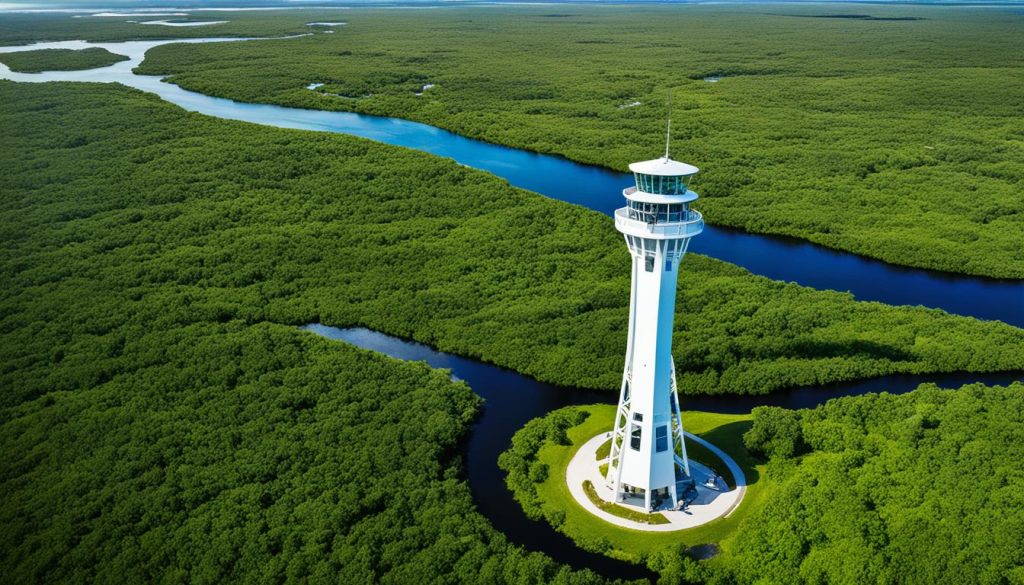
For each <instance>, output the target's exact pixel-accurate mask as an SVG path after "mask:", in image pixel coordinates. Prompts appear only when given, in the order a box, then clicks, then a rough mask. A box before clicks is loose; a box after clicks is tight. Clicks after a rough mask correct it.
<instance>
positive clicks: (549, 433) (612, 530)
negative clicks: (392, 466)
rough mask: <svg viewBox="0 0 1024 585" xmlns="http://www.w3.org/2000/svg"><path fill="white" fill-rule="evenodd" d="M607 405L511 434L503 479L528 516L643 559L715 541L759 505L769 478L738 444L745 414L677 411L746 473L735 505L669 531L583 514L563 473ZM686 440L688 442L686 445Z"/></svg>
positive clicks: (597, 546)
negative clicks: (535, 468) (533, 469)
mask: <svg viewBox="0 0 1024 585" xmlns="http://www.w3.org/2000/svg"><path fill="white" fill-rule="evenodd" d="M614 413H615V406H613V405H592V406H581V407H570V408H564V409H561V410H558V411H555V412H554V413H552V414H550V415H548V416H547V417H544V418H540V419H535V420H534V421H531V422H530V423H529V424H528V425H527V426H526V427H524V428H523V430H521V431H520V433H517V435H516V437H514V438H513V444H512V448H511V449H510V450H509V451H506V452H505V453H504V454H502V459H501V465H502V467H503V469H505V470H506V471H508V472H509V478H508V484H509V486H510V489H512V491H513V494H514V495H515V497H516V499H517V500H518V501H519V502H520V503H522V504H524V509H525V510H527V513H528V515H530V516H532V517H533V518H536V519H541V518H543V519H546V520H547V521H548V522H550V523H551V524H552V525H553V526H555V527H556V528H557V529H558V530H559V531H561V532H563V533H564V534H566V535H568V536H570V537H571V538H572V539H573V540H575V541H576V542H577V543H579V544H580V545H581V546H583V547H585V548H588V549H590V550H594V551H598V552H602V553H605V554H608V555H610V556H613V557H616V558H621V559H625V560H631V561H634V562H643V561H645V560H650V559H651V558H653V557H655V556H657V555H659V554H662V553H665V552H666V551H676V550H678V549H679V547H683V548H685V547H690V546H698V545H702V544H708V543H716V544H719V545H722V543H724V542H725V541H726V540H727V539H729V538H732V537H733V536H734V535H735V532H736V529H737V527H738V526H739V524H740V522H742V520H743V519H744V518H745V517H747V516H748V515H750V514H751V513H753V512H754V511H756V510H758V509H760V508H761V506H763V504H764V502H765V501H766V493H768V492H770V491H771V489H772V488H771V486H772V482H771V480H769V479H766V478H764V477H763V474H762V471H763V465H762V464H760V463H758V462H757V461H756V460H755V459H754V457H753V456H752V455H750V454H749V453H748V452H747V450H746V448H745V447H744V446H743V439H742V436H743V433H744V432H745V431H746V430H747V429H749V428H750V416H749V415H725V414H712V413H703V412H685V413H684V414H683V424H684V425H686V428H687V430H689V431H690V432H692V433H694V434H697V435H699V436H701V437H703V438H706V439H707V440H709V441H713V442H714V444H715V445H716V446H717V447H719V448H721V449H722V450H723V451H725V452H726V453H728V454H729V455H730V456H732V457H733V459H735V461H736V463H737V464H738V465H739V466H740V468H741V469H743V472H744V473H745V474H746V476H747V482H748V489H747V493H746V496H745V497H744V500H743V503H742V504H741V505H740V507H739V508H738V509H737V510H736V511H735V512H734V513H733V514H732V515H731V516H730V517H729V518H719V519H717V520H714V521H712V522H709V523H708V524H705V525H703V526H699V527H697V528H693V529H689V530H681V531H675V532H670V533H658V532H645V531H640V530H633V529H629V528H622V527H619V526H615V525H613V524H610V523H608V522H606V521H604V520H601V519H600V518H597V517H596V516H594V515H593V514H591V513H590V512H587V511H586V510H584V509H583V507H582V506H580V505H579V504H578V503H577V502H576V500H575V499H574V498H573V497H572V494H571V493H570V492H569V486H568V485H567V484H566V480H565V472H566V468H567V467H568V465H569V461H570V460H571V459H572V456H573V455H574V454H575V453H576V451H577V449H578V448H579V447H580V446H581V445H582V444H583V443H585V442H586V441H588V440H590V439H591V438H593V437H594V436H595V435H598V434H599V433H602V432H608V431H609V430H611V428H612V422H613V420H614ZM690 444H693V443H692V442H691V443H688V445H690ZM534 464H543V465H545V466H546V467H547V469H548V476H547V479H545V480H544V481H543V482H539V483H537V482H532V481H529V480H528V479H527V478H528V475H529V468H530V466H531V465H534Z"/></svg>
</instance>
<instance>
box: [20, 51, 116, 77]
mask: <svg viewBox="0 0 1024 585" xmlns="http://www.w3.org/2000/svg"><path fill="white" fill-rule="evenodd" d="M127 60H128V57H126V56H125V55H118V54H116V53H111V52H110V51H108V50H106V49H104V48H101V47H89V48H88V49H80V50H73V49H39V50H35V51H19V52H17V53H0V63H3V64H4V65H7V66H8V67H10V69H11V71H14V72H17V73H39V72H40V71H77V70H79V69H95V68H96V67H106V66H107V65H113V64H114V63H120V62H121V61H127Z"/></svg>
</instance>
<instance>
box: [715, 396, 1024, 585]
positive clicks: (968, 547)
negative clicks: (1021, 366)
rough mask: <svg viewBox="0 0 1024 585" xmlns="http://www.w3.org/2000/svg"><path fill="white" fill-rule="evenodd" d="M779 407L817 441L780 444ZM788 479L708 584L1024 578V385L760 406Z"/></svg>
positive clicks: (775, 472) (757, 433)
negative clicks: (799, 447)
mask: <svg viewBox="0 0 1024 585" xmlns="http://www.w3.org/2000/svg"><path fill="white" fill-rule="evenodd" d="M781 417H785V418H787V419H790V420H792V421H794V422H795V423H796V425H797V426H796V430H795V432H796V437H795V438H798V439H799V440H801V441H803V442H806V445H807V449H808V452H807V453H806V454H803V455H800V454H799V453H785V452H779V450H778V449H776V448H774V447H772V446H771V442H772V438H771V436H772V435H773V434H774V431H775V430H776V429H778V428H779V421H780V420H781ZM747 442H748V446H749V447H751V448H753V449H757V450H761V451H765V452H775V454H776V456H775V457H774V458H772V460H771V461H770V462H769V466H768V473H769V475H770V476H772V477H773V479H776V480H778V481H779V482H780V484H781V485H780V486H779V487H777V488H776V491H775V493H774V494H773V497H772V498H771V499H770V500H769V502H768V503H767V504H766V505H765V507H764V509H763V510H762V511H761V512H760V513H759V514H757V515H755V516H752V517H750V518H749V519H748V520H747V521H746V522H745V523H744V524H743V525H742V526H741V529H740V530H739V532H738V535H737V537H736V539H735V542H734V543H733V545H732V546H731V547H729V549H728V559H727V561H724V562H723V563H722V568H724V569H725V570H724V571H723V573H722V575H719V576H718V577H714V578H712V579H711V581H712V582H719V581H721V582H729V583H732V582H736V583H752V582H757V581H765V582H774V583H922V584H930V583H963V584H969V583H1020V582H1022V580H1024V549H1022V548H1021V546H1020V543H1021V542H1022V541H1024V466H1021V461H1022V460H1024V384H1021V383H1015V384H1012V385H1011V386H1010V387H1008V388H999V387H995V388H988V387H985V386H982V385H980V384H975V385H971V386H965V387H963V388H961V389H959V390H957V391H945V390H940V389H938V388H936V387H934V386H928V385H926V386H922V387H921V388H919V389H918V390H917V391H915V392H913V393H911V394H907V395H903V396H892V395H889V394H870V395H866V396H858V397H849V398H842V399H838V400H832V401H829V402H828V403H826V404H825V405H824V406H821V407H819V408H816V409H813V410H802V411H797V412H795V413H794V412H789V413H786V412H784V411H780V410H779V409H775V408H758V409H755V410H754V426H753V428H752V430H751V431H750V432H749V433H748V435H747Z"/></svg>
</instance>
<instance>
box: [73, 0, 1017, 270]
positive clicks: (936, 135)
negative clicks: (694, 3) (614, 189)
mask: <svg viewBox="0 0 1024 585" xmlns="http://www.w3.org/2000/svg"><path fill="white" fill-rule="evenodd" d="M553 12H555V11H554V9H553V8H551V7H543V8H541V7H538V8H516V9H507V8H493V9H480V8H476V9H463V10H437V11H432V12H431V14H430V17H429V18H424V17H423V14H422V13H421V12H417V11H376V12H374V11H349V12H346V13H345V18H344V20H346V21H347V22H348V24H347V25H345V26H344V27H339V28H338V30H337V31H336V33H335V34H331V35H325V34H317V35H313V36H311V37H307V38H304V39H296V40H295V41H294V42H290V44H289V45H288V47H287V48H284V47H280V46H276V45H274V44H261V45H257V44H253V45H245V44H235V45H232V44H225V45H191V46H167V47H161V48H158V49H156V50H154V51H153V52H152V53H151V54H150V55H149V57H148V59H147V60H146V62H145V64H144V65H143V67H142V71H143V72H144V73H149V74H170V75H172V79H173V81H174V82H175V83H177V84H180V85H182V86H183V87H185V88H187V89H193V90H196V91H200V92H202V93H206V94H211V95H217V96H223V97H228V98H231V99H235V100H239V101H252V102H270V103H277V104H284V105H291V106H297V107H304V108H319V109H336V110H345V111H354V112H362V113H368V114H378V115H385V116H397V117H401V118H407V119H411V120H416V121H421V122H425V123H428V124H431V125H435V126H439V127H442V128H445V129H448V130H452V131H454V132H456V133H459V134H462V135H465V136H470V137H474V138H482V139H484V140H487V141H490V142H495V143H499V144H506V145H510V146H515V147H519V148H525V149H529V150H534V151H538V152H544V153H555V154H560V155H564V156H567V157H569V158H571V159H573V160H577V161H582V162H587V163H593V164H599V165H604V166H607V167H609V168H613V169H623V168H625V166H626V164H628V163H629V162H632V161H635V160H645V159H647V158H650V157H651V153H652V152H659V151H660V150H661V149H662V148H663V142H664V128H665V117H666V97H667V93H668V91H669V90H671V92H672V94H673V100H674V101H673V110H674V119H673V125H674V128H675V133H676V136H677V144H678V146H677V148H676V154H677V155H678V156H679V157H681V158H683V159H685V160H687V161H689V162H692V163H694V164H696V165H697V166H698V167H701V168H704V169H706V171H705V172H704V173H703V174H702V175H701V176H700V181H699V187H698V191H699V192H700V193H701V195H702V196H703V199H702V201H701V210H702V211H703V212H704V214H705V217H706V218H707V219H708V220H709V221H710V222H711V223H713V224H716V225H725V226H736V227H741V228H743V229H746V230H749V231H754V232H760V233H769V234H781V235H789V236H795V237H799V238H805V239H808V240H810V241H813V242H816V243H819V244H822V245H825V246H829V247H833V248H837V249H841V250H847V251H851V252H855V253H857V254H861V255H866V256H871V257H874V258H880V259H883V260H885V261H887V262H892V263H897V264H905V265H908V266H916V267H923V268H931V269H938V270H943V271H949V272H959V273H967V274H976V275H986V276H995V277H1007V278H1024V246H1021V245H1020V242H1021V241H1022V240H1024V199H1022V198H1021V197H1020V196H1019V195H1020V192H1021V189H1022V188H1024V164H1022V163H1021V161H1022V160H1024V124H1022V122H1021V120H1022V119H1024V102H1022V101H1021V100H1020V99H1018V96H1020V95H1024V78H1022V76H1021V75H1020V74H1019V71H1020V67H1021V66H1022V65H1024V48H1022V45H1021V43H1020V42H1019V37H1020V27H1021V25H1022V20H1024V15H1021V14H1019V12H1018V13H1014V12H1012V11H1003V10H969V9H948V8H926V7H910V6H907V7H885V6H873V7H872V11H871V12H872V14H873V15H875V16H878V17H879V19H876V20H866V19H850V18H804V17H803V16H808V15H810V16H813V15H815V14H817V15H819V16H821V15H826V16H828V15H830V14H833V13H835V12H837V10H836V9H835V8H834V7H833V8H827V7H825V8H823V7H814V6H780V5H769V6H756V7H718V6H716V7H688V8H686V9H685V10H680V9H678V8H674V7H665V6H644V7H630V8H628V9H623V8H613V7H597V8H594V7H571V6H559V7H558V9H557V14H553ZM839 12H842V11H839ZM862 12H863V9H862V7H858V13H862ZM335 14H337V13H335ZM907 16H910V17H914V18H919V20H886V19H885V18H886V17H889V18H899V17H907ZM241 22H245V21H244V20H243V21H241ZM296 24H297V23H296ZM236 26H237V25H236ZM303 28H308V27H304V26H291V27H289V26H286V23H284V22H282V23H281V28H280V29H279V30H280V32H295V31H298V30H302V29H303ZM260 29H261V26H259V25H258V23H254V28H253V30H260ZM206 32H207V34H221V32H220V31H217V30H214V29H211V30H208V31H206ZM98 36H99V35H98ZM75 38H78V37H75ZM710 80H717V82H714V83H712V82H710ZM312 83H322V84H324V85H322V86H321V87H318V88H317V89H316V90H309V89H307V86H308V85H309V84H312ZM426 85H431V86H432V87H430V88H429V89H426V90H424V89H423V87H424V86H426ZM417 94H420V95H417ZM367 96H368V97H367Z"/></svg>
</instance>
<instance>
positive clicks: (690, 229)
mask: <svg viewBox="0 0 1024 585" xmlns="http://www.w3.org/2000/svg"><path fill="white" fill-rule="evenodd" d="M631 215H632V211H631V210H630V209H629V208H628V207H620V208H619V209H616V210H615V227H616V228H618V229H619V231H628V232H629V233H631V234H633V235H645V234H646V235H651V236H655V237H657V236H661V237H665V238H669V237H692V236H695V235H697V234H699V233H701V232H702V231H704V216H703V215H701V214H700V212H699V211H692V210H691V211H689V212H686V214H685V217H686V219H685V220H684V221H671V222H660V223H659V222H647V221H643V220H640V219H634V218H633V217H630V216H631Z"/></svg>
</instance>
